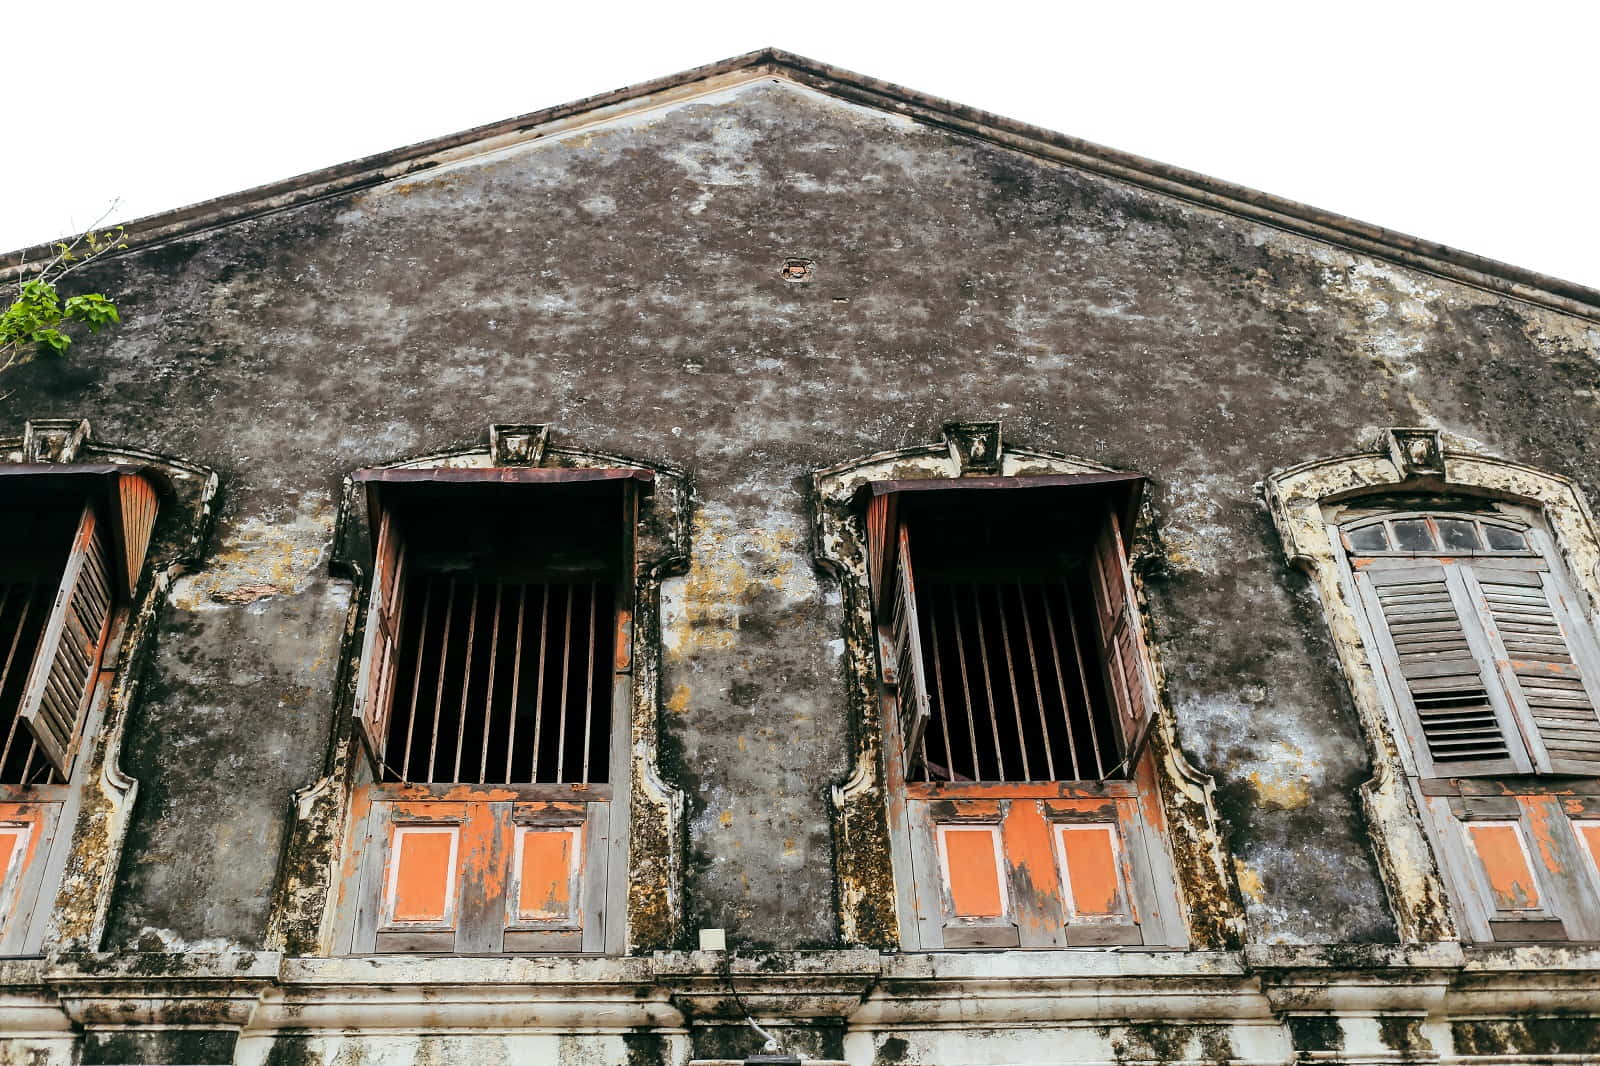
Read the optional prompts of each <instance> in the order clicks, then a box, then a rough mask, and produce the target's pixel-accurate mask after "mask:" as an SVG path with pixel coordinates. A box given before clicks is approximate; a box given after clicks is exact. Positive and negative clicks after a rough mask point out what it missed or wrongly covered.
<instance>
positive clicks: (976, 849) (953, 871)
mask: <svg viewBox="0 0 1600 1066" xmlns="http://www.w3.org/2000/svg"><path fill="white" fill-rule="evenodd" d="M940 837H941V842H942V844H943V845H944V858H945V875H946V877H947V878H948V884H949V888H950V901H951V905H952V906H953V908H954V910H955V913H956V916H957V917H960V918H998V917H1000V916H1001V915H1003V914H1005V898H1004V896H1003V895H1002V894H1001V890H1000V869H999V865H998V863H997V861H996V853H995V830H994V829H993V828H991V827H988V826H981V827H980V826H972V827H970V828H968V827H956V826H945V827H942V829H941V832H940Z"/></svg>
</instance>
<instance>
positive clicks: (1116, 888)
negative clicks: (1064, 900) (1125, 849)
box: [1060, 825, 1123, 914]
mask: <svg viewBox="0 0 1600 1066" xmlns="http://www.w3.org/2000/svg"><path fill="white" fill-rule="evenodd" d="M1115 831H1116V830H1115V828H1114V827H1112V826H1103V825H1085V826H1075V825H1064V826H1061V827H1060V833H1061V858H1062V862H1063V863H1065V865H1066V880H1067V889H1068V891H1069V892H1070V893H1071V896H1072V900H1071V905H1072V910H1073V913H1074V914H1120V913H1121V912H1122V909H1123V908H1122V875H1121V871H1119V870H1118V868H1117V848H1116V844H1115V842H1114V839H1113V837H1112V834H1113V833H1114V832H1115Z"/></svg>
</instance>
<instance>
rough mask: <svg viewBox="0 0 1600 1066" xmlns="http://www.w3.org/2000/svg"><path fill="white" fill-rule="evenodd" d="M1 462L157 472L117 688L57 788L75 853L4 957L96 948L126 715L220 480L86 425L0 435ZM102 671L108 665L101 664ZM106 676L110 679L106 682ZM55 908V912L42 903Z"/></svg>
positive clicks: (43, 881) (50, 877)
mask: <svg viewBox="0 0 1600 1066" xmlns="http://www.w3.org/2000/svg"><path fill="white" fill-rule="evenodd" d="M0 462H3V463H36V464H37V463H48V464H61V465H67V464H72V463H91V462H92V463H115V464H122V465H126V466H128V467H129V468H131V469H132V468H136V469H139V470H141V471H144V472H148V473H153V474H155V475H156V479H157V480H158V481H160V482H161V486H162V487H161V492H160V496H161V506H160V512H159V513H158V515H157V519H156V527H155V531H154V535H153V536H152V538H151V541H150V545H149V548H148V549H147V551H146V554H145V560H144V574H143V575H141V576H140V578H139V581H138V591H137V592H136V594H135V596H134V598H133V599H132V601H131V602H129V603H128V604H127V605H126V607H124V608H123V609H122V612H121V613H122V615H123V620H122V622H121V623H120V625H121V632H120V634H113V635H114V637H116V646H108V648H107V651H106V654H107V656H114V657H115V669H114V670H113V671H112V672H111V680H110V683H109V684H107V683H105V682H104V681H102V682H101V683H100V684H99V685H98V686H97V689H96V691H95V693H94V695H93V697H92V698H91V700H90V704H89V709H88V712H87V715H86V717H85V719H84V723H83V736H84V737H85V738H86V740H85V743H84V747H83V749H82V753H81V754H80V755H79V757H78V759H77V760H76V764H75V766H74V767H73V772H72V778H71V779H70V780H69V781H68V782H67V783H66V784H65V785H62V786H53V787H54V788H56V789H59V790H60V791H61V792H62V794H63V796H64V799H63V800H62V811H61V815H60V818H59V821H58V822H57V824H56V826H55V830H54V832H55V833H57V834H60V833H70V834H71V841H70V844H69V846H68V847H65V848H59V847H58V848H52V849H51V850H50V852H49V854H48V855H47V856H44V857H42V858H43V861H45V862H46V866H45V868H44V870H43V872H42V877H40V878H39V879H38V881H37V883H38V884H39V885H40V889H39V892H40V895H39V897H38V900H37V901H36V903H35V905H34V908H33V912H32V916H31V918H30V919H29V921H28V922H27V923H26V925H25V927H24V928H23V929H22V930H21V931H20V939H17V937H16V936H14V935H12V934H9V933H8V935H7V937H6V941H5V945H6V953H9V954H18V953H23V952H29V951H38V950H41V949H49V950H53V951H84V950H94V949H96V948H98V947H99V946H100V940H101V938H102V936H103V935H104V933H105V925H106V920H107V916H108V914H109V911H110V906H111V890H112V886H113V883H114V882H115V880H116V875H117V868H118V866H119V864H120V862H121V857H122V842H123V840H124V838H125V837H126V835H127V830H128V825H129V822H130V820H131V818H132V814H133V804H134V799H135V798H136V796H137V794H138V787H139V783H138V781H137V780H135V779H134V778H132V777H129V776H127V775H126V774H124V773H123V772H122V769H121V767H120V765H119V761H120V756H121V751H122V741H123V736H124V732H125V729H126V726H127V721H128V711H129V708H130V707H131V706H132V705H133V704H134V703H135V702H136V700H137V699H138V696H139V686H140V683H141V681H142V677H141V674H142V671H141V670H140V669H139V668H138V667H137V665H136V664H139V663H140V662H141V661H142V660H143V659H145V658H146V657H147V655H148V653H149V651H150V649H151V646H152V637H153V636H154V632H155V622H156V616H157V614H158V613H159V611H160V608H161V604H162V602H163V601H164V600H165V598H166V594H167V590H168V589H169V588H170V587H171V585H172V582H173V581H174V580H175V579H176V578H178V577H179V576H180V575H182V574H183V573H185V572H186V571H188V570H190V569H192V568H193V567H194V566H195V565H196V564H198V562H199V560H200V558H201V557H202V555H203V551H204V548H205V544H206V540H207V537H208V535H209V533H210V531H211V524H212V519H213V517H214V516H213V512H212V507H213V504H214V502H215V498H216V493H217V485H218V480H217V475H216V474H215V473H214V472H213V471H212V470H210V469H208V468H206V467H203V466H199V465H197V464H194V463H190V462H186V461H184V460H182V459H176V458H173V457H171V456H165V455H159V454H157V453H155V452H149V451H144V450H142V449H138V448H131V447H125V446H121V445H114V444H108V443H106V442H104V441H100V440H96V439H94V437H93V435H92V432H91V428H90V425H89V422H88V420H87V419H82V418H35V419H29V420H27V421H25V422H24V424H23V431H22V434H21V435H20V436H14V437H0ZM102 671H104V664H102ZM102 676H103V675H102ZM47 900H48V901H49V902H50V904H51V905H49V906H41V905H40V904H42V903H44V902H45V901H47Z"/></svg>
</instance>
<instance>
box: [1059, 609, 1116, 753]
mask: <svg viewBox="0 0 1600 1066" xmlns="http://www.w3.org/2000/svg"><path fill="white" fill-rule="evenodd" d="M1061 590H1062V592H1063V593H1064V594H1065V595H1066V598H1067V627H1068V630H1069V632H1068V634H1067V636H1068V637H1069V638H1070V639H1071V641H1072V655H1073V658H1074V659H1075V660H1076V662H1077V664H1078V682H1079V683H1080V684H1081V685H1082V686H1083V713H1084V717H1085V718H1086V719H1087V720H1088V722H1089V746H1090V747H1092V748H1093V749H1094V776H1095V778H1096V779H1097V780H1098V779H1100V778H1102V777H1105V776H1106V771H1105V767H1104V766H1103V765H1102V762H1103V760H1102V759H1101V758H1100V731H1099V729H1098V728H1097V727H1096V726H1095V724H1094V700H1092V699H1091V698H1090V697H1089V671H1087V670H1085V669H1084V668H1083V644H1082V642H1081V640H1080V639H1079V635H1078V615H1077V612H1076V611H1074V610H1073V609H1072V589H1071V588H1069V587H1068V585H1067V583H1066V582H1065V581H1063V582H1062V583H1061Z"/></svg>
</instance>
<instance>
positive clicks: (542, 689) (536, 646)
mask: <svg viewBox="0 0 1600 1066" xmlns="http://www.w3.org/2000/svg"><path fill="white" fill-rule="evenodd" d="M390 488H391V491H390V493H389V495H388V496H386V498H385V499H386V503H385V506H384V507H383V508H382V510H381V512H380V514H381V517H380V520H379V521H380V527H379V533H378V537H379V544H378V550H377V555H378V560H379V562H378V569H379V570H385V569H387V570H388V573H386V574H382V575H380V576H382V577H385V578H386V579H387V580H386V581H385V582H382V583H380V582H378V581H376V580H375V582H374V589H373V592H372V595H373V597H374V598H375V599H377V600H378V601H379V609H380V610H383V609H384V608H387V610H386V611H383V614H384V616H383V617H380V618H374V619H373V622H376V623H377V625H376V627H375V628H376V629H377V630H378V633H379V634H380V635H379V637H378V639H377V641H375V643H376V644H378V645H380V646H381V651H380V650H377V649H375V650H374V652H373V653H372V654H371V655H370V656H369V659H370V665H371V666H372V667H374V668H375V669H376V670H377V672H378V679H377V680H376V681H374V682H369V684H373V685H374V689H375V691H374V692H373V693H372V694H371V695H370V696H369V698H370V699H372V700H374V701H375V702H378V703H380V704H382V705H384V706H383V707H382V711H381V713H383V714H384V715H385V716H386V720H387V725H386V728H385V729H384V730H383V732H382V737H383V743H382V748H383V757H382V779H383V780H387V781H404V782H409V783H413V784H437V783H470V784H595V783H603V782H606V781H607V780H609V762H610V746H611V706H612V681H613V675H614V671H615V660H616V630H617V619H618V611H619V608H620V607H621V600H620V597H621V596H622V595H623V594H624V592H625V590H626V587H627V586H626V584H625V583H624V582H622V581H621V580H620V577H621V575H622V574H623V572H624V571H623V567H622V560H623V552H624V550H625V539H626V538H625V535H624V530H625V528H626V526H627V524H628V523H630V522H631V519H628V520H627V522H625V521H624V518H625V516H624V506H625V504H627V505H631V496H630V495H628V493H627V492H625V491H624V489H623V485H622V483H620V482H609V483H600V484H573V485H563V486H545V487H541V488H539V489H536V490H530V489H529V488H528V487H521V486H504V485H489V486H484V485H477V486H472V487H471V488H470V489H463V487H461V486H450V487H443V486H416V487H412V488H410V489H406V490H403V491H398V492H396V491H392V490H393V489H394V488H396V487H393V486H392V487H390ZM371 626H372V623H371V622H369V627H371Z"/></svg>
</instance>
